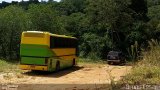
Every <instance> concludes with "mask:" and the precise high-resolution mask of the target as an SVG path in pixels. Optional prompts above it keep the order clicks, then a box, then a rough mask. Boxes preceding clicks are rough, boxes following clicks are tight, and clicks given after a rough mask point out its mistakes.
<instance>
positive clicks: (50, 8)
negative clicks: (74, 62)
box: [0, 0, 160, 60]
mask: <svg viewBox="0 0 160 90" xmlns="http://www.w3.org/2000/svg"><path fill="white" fill-rule="evenodd" d="M159 20H160V2H159V1H157V0H61V1H60V2H56V1H54V0H49V1H48V2H46V1H42V2H39V1H38V0H29V1H23V0H22V1H21V2H15V1H12V2H11V3H7V2H4V1H3V2H2V3H0V35H1V37H0V57H1V58H4V59H11V60H12V59H16V60H18V59H19V47H20V38H21V33H22V31H30V30H34V31H49V32H51V33H56V34H65V35H71V36H75V37H77V38H78V40H79V56H80V57H85V58H92V59H103V58H106V55H107V53H108V51H110V50H120V51H123V52H124V53H125V54H126V56H129V52H128V49H129V48H130V47H131V45H133V44H135V42H137V43H138V45H139V47H143V48H146V46H147V44H146V43H147V41H148V40H150V39H157V40H160V37H159V34H160V33H159V32H160V21H159Z"/></svg>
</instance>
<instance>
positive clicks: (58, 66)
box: [55, 61, 60, 71]
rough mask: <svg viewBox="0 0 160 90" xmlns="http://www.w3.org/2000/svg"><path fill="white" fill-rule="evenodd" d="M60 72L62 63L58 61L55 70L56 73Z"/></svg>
mask: <svg viewBox="0 0 160 90" xmlns="http://www.w3.org/2000/svg"><path fill="white" fill-rule="evenodd" d="M59 70H60V62H59V61H57V62H56V70H55V71H59Z"/></svg>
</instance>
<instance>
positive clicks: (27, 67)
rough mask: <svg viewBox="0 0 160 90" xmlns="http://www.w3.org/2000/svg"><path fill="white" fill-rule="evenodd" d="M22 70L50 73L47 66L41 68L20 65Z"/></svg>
mask: <svg viewBox="0 0 160 90" xmlns="http://www.w3.org/2000/svg"><path fill="white" fill-rule="evenodd" d="M19 67H20V69H23V70H39V71H48V67H47V66H39V65H19Z"/></svg>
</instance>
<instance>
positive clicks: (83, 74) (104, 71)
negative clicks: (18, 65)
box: [0, 64, 131, 90]
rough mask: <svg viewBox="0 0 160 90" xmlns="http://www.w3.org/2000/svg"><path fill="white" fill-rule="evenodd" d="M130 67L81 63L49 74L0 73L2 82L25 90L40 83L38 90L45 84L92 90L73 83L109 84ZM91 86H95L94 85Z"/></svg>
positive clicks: (124, 73) (51, 86)
mask: <svg viewBox="0 0 160 90" xmlns="http://www.w3.org/2000/svg"><path fill="white" fill-rule="evenodd" d="M130 69H131V66H111V65H107V64H80V65H78V66H76V67H74V68H69V69H66V70H62V71H59V72H55V73H47V74H46V73H44V72H34V73H33V72H30V71H23V72H22V73H0V83H3V84H6V83H7V84H19V85H24V86H23V90H24V89H25V90H28V89H30V90H35V89H31V88H33V87H36V86H35V85H39V86H37V88H36V89H37V90H43V89H42V88H44V85H48V86H47V87H48V88H46V89H45V90H55V89H56V90H90V89H89V88H88V89H86V88H85V89H84V88H83V89H76V88H77V86H75V87H73V85H81V86H80V87H81V88H82V87H83V86H85V85H94V86H95V85H104V84H109V83H110V81H111V78H113V79H114V80H115V81H118V80H119V79H121V77H123V76H124V75H126V74H127V73H128V72H129V71H130ZM28 84H30V85H29V87H28V86H26V85H28ZM53 84H54V88H55V89H51V88H53ZM64 85H66V88H65V89H60V87H61V88H63V87H64ZM69 85H70V86H72V89H71V88H70V87H68V86H69ZM82 85H83V86H82ZM56 86H57V87H56ZM24 87H25V88H24ZM40 87H41V88H40ZM67 87H68V89H67ZM87 87H89V86H87ZM91 87H92V88H93V86H91ZM38 88H39V89H38ZM58 88H59V89H58ZM21 89H22V87H21ZM91 90H92V89H91ZM99 90H101V89H99Z"/></svg>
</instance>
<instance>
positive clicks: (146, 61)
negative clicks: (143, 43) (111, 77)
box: [122, 40, 160, 85]
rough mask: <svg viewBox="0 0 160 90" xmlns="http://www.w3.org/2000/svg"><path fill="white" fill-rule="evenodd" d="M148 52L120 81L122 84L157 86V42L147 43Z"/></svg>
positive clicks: (159, 65)
mask: <svg viewBox="0 0 160 90" xmlns="http://www.w3.org/2000/svg"><path fill="white" fill-rule="evenodd" d="M149 46H150V47H149V48H150V51H148V52H144V54H143V55H144V58H143V60H142V61H139V62H138V63H137V64H136V65H135V66H134V67H133V69H132V72H131V73H129V74H128V75H127V76H126V77H124V79H123V80H122V83H123V84H126V83H127V84H135V85H139V84H159V83H160V71H159V69H160V57H159V54H160V46H159V43H158V42H157V41H154V40H151V41H149Z"/></svg>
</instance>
